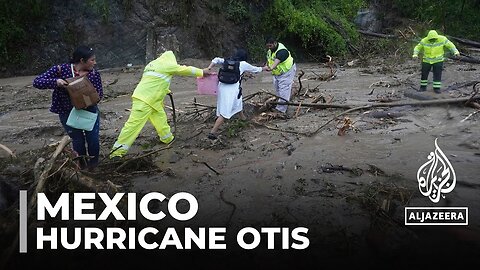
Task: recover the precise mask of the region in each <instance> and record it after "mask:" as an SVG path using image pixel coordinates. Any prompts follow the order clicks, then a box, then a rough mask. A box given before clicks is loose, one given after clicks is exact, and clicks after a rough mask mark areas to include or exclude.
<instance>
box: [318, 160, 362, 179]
mask: <svg viewBox="0 0 480 270" xmlns="http://www.w3.org/2000/svg"><path fill="white" fill-rule="evenodd" d="M321 170H322V172H324V173H334V172H342V171H347V172H350V173H351V174H352V175H353V176H361V175H362V174H363V170H362V169H361V168H349V167H344V166H343V165H333V164H330V163H327V164H325V165H322V166H321Z"/></svg>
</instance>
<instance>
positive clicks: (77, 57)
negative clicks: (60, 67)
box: [70, 45, 95, 63]
mask: <svg viewBox="0 0 480 270" xmlns="http://www.w3.org/2000/svg"><path fill="white" fill-rule="evenodd" d="M93 55H95V52H94V51H93V49H92V48H90V47H88V46H84V45H81V46H78V47H77V48H76V49H75V51H74V52H73V55H72V59H70V63H80V61H81V60H82V59H83V61H85V62H86V61H87V60H88V59H89V58H90V57H92V56H93Z"/></svg>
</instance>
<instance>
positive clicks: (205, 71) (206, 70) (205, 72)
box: [203, 68, 215, 76]
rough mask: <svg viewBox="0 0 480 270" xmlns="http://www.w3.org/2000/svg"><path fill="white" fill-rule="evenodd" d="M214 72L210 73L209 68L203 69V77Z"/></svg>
mask: <svg viewBox="0 0 480 270" xmlns="http://www.w3.org/2000/svg"><path fill="white" fill-rule="evenodd" d="M213 74H215V72H213V71H211V70H210V69H209V68H204V69H203V76H205V75H213Z"/></svg>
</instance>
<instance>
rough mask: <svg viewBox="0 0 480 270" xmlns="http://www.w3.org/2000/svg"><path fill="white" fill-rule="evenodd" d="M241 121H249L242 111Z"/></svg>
mask: <svg viewBox="0 0 480 270" xmlns="http://www.w3.org/2000/svg"><path fill="white" fill-rule="evenodd" d="M240 119H241V120H247V117H246V116H245V114H244V113H243V111H240Z"/></svg>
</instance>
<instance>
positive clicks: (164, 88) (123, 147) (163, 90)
mask: <svg viewBox="0 0 480 270" xmlns="http://www.w3.org/2000/svg"><path fill="white" fill-rule="evenodd" d="M210 73H211V72H210V71H208V69H203V70H202V69H200V68H196V67H192V66H183V65H179V64H177V60H176V58H175V55H174V54H173V52H172V51H166V52H164V53H163V54H161V55H160V56H159V57H158V58H157V59H155V60H153V61H151V62H150V63H148V65H147V66H146V67H145V69H144V70H143V75H142V79H141V80H140V82H139V83H138V85H137V87H136V88H135V91H134V92H133V95H132V109H131V113H130V117H129V118H128V120H127V122H126V123H125V125H124V126H123V128H122V131H121V132H120V135H119V136H118V138H117V141H116V142H115V144H114V145H113V148H112V151H111V153H110V158H111V159H112V158H115V157H123V156H124V155H125V154H126V153H127V152H128V149H129V148H130V146H132V144H133V142H134V141H135V139H136V138H137V136H138V134H140V131H141V130H142V128H143V126H144V125H145V123H146V122H147V120H150V122H151V123H152V125H153V126H154V127H155V129H156V131H157V133H158V136H159V137H160V141H161V142H163V143H170V142H171V141H172V140H173V138H174V136H173V134H172V133H171V131H170V126H169V125H168V122H167V114H166V113H165V110H164V109H163V100H164V99H165V96H166V95H167V94H169V93H170V89H169V88H170V81H171V80H172V77H173V75H180V76H191V77H203V75H204V74H210Z"/></svg>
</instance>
